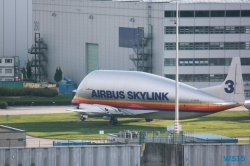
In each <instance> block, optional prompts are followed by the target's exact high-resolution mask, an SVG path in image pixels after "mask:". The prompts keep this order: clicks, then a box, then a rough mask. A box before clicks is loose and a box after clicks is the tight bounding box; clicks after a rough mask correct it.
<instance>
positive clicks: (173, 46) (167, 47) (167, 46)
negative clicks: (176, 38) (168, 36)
mask: <svg viewBox="0 0 250 166" xmlns="http://www.w3.org/2000/svg"><path fill="white" fill-rule="evenodd" d="M164 50H176V44H175V43H165V44H164Z"/></svg>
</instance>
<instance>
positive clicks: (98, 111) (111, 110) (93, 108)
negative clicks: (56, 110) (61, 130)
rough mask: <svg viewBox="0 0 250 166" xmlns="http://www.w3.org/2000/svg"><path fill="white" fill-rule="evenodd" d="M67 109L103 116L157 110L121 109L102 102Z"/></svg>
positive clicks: (136, 113) (144, 112) (135, 113)
mask: <svg viewBox="0 0 250 166" xmlns="http://www.w3.org/2000/svg"><path fill="white" fill-rule="evenodd" d="M67 111H71V112H78V113H81V114H83V115H92V116H94V115H96V116H97V115H102V116H116V115H130V116H133V115H138V114H146V113H151V112H156V110H146V111H145V110H140V109H139V110H136V111H134V110H131V109H119V108H116V107H112V106H108V105H101V104H80V105H79V106H77V107H75V108H73V109H67Z"/></svg>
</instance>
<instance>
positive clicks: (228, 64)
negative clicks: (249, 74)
mask: <svg viewBox="0 0 250 166" xmlns="http://www.w3.org/2000/svg"><path fill="white" fill-rule="evenodd" d="M231 61H232V58H225V66H230V65H231Z"/></svg>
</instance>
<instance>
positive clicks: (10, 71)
mask: <svg viewBox="0 0 250 166" xmlns="http://www.w3.org/2000/svg"><path fill="white" fill-rule="evenodd" d="M12 71H13V69H5V74H12Z"/></svg>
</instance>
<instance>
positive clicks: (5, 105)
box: [0, 101, 8, 109]
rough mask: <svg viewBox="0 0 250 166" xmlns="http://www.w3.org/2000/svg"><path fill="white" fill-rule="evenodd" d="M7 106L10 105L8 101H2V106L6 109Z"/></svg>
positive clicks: (0, 103)
mask: <svg viewBox="0 0 250 166" xmlns="http://www.w3.org/2000/svg"><path fill="white" fill-rule="evenodd" d="M7 106H8V103H7V102H5V101H0V108H2V109H6V108H7Z"/></svg>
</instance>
